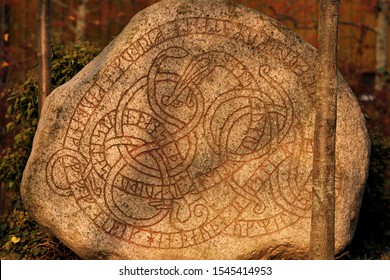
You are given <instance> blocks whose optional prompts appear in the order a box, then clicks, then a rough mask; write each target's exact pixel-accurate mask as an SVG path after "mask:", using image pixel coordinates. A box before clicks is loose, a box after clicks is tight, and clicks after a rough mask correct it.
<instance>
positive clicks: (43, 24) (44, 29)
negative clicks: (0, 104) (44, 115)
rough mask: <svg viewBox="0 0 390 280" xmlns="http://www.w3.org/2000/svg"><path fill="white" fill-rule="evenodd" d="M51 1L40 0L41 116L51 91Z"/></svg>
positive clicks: (39, 82) (39, 100) (39, 68)
mask: <svg viewBox="0 0 390 280" xmlns="http://www.w3.org/2000/svg"><path fill="white" fill-rule="evenodd" d="M50 2H51V0H39V2H38V28H37V38H38V89H39V99H38V113H39V117H40V116H41V111H42V106H43V103H44V102H45V99H46V97H47V96H48V95H49V93H50V92H51V31H50Z"/></svg>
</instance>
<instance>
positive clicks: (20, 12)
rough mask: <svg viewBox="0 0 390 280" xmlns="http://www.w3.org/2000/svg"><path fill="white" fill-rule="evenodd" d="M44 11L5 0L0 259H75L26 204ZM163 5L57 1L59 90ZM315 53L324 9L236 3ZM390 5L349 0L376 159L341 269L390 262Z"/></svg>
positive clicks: (346, 27)
mask: <svg viewBox="0 0 390 280" xmlns="http://www.w3.org/2000/svg"><path fill="white" fill-rule="evenodd" d="M37 2H38V1H29V0H0V3H1V6H0V24H1V26H0V28H1V29H0V183H1V185H0V186H1V188H0V259H77V258H78V257H77V256H76V255H75V254H74V253H72V252H71V251H70V250H69V249H67V248H66V247H65V246H64V245H62V244H61V243H60V242H59V241H58V240H56V239H55V238H54V237H51V236H48V235H47V234H46V233H45V232H44V231H42V229H41V228H40V227H39V226H38V225H37V224H36V223H35V222H34V221H33V220H32V219H31V218H30V217H29V215H28V213H27V212H26V211H25V210H24V208H23V205H22V204H21V201H20V196H19V185H20V181H21V176H22V172H23V169H24V166H25V164H26V162H27V159H28V156H29V154H30V150H31V145H32V139H33V137H34V134H35V128H36V125H37V122H38V120H37V118H38V113H37V91H38V90H37V76H36V68H37V52H36V39H37V38H36V19H37V17H36V14H37ZM156 2H158V1H157V0H112V1H109V0H100V1H97V0H52V14H51V15H52V32H53V35H54V38H55V39H54V40H53V45H52V71H53V72H52V85H53V88H55V87H58V86H59V85H61V84H63V83H64V82H66V81H68V80H69V79H71V78H72V77H73V76H74V75H75V74H76V73H77V72H78V71H80V70H81V69H82V68H83V67H84V66H85V65H86V64H87V63H88V62H89V61H91V60H92V59H93V57H95V56H96V55H97V54H98V53H99V52H100V50H101V49H102V48H103V47H104V46H106V45H107V44H108V43H109V42H110V41H111V40H112V39H113V38H115V36H116V35H118V34H119V32H120V31H121V30H122V29H123V28H124V27H125V26H126V25H127V23H128V22H129V20H130V19H131V18H132V17H133V16H134V15H135V14H136V13H137V12H138V11H140V10H142V9H144V8H145V7H147V6H149V5H152V4H154V3H156ZM236 2H238V3H241V4H244V5H246V6H249V7H251V8H254V9H256V10H259V11H261V12H263V13H265V14H266V15H268V16H270V17H273V18H275V19H278V20H279V21H281V22H282V23H283V24H285V25H286V26H288V27H290V28H291V29H293V30H294V31H295V32H297V33H298V34H299V35H301V36H302V37H303V38H304V39H305V40H306V41H308V42H309V43H311V44H313V45H314V46H316V44H317V22H318V18H317V15H318V2H319V1H318V0H236ZM387 2H388V0H359V1H356V0H343V1H341V20H340V30H339V69H340V72H341V73H342V75H343V76H344V78H345V79H346V80H347V81H348V83H349V84H350V86H351V87H352V89H353V91H354V93H355V95H356V97H357V99H358V100H359V102H360V105H361V107H362V110H363V113H364V115H365V117H366V121H367V127H368V129H369V133H370V137H371V141H372V150H371V163H370V171H369V178H368V181H367V186H366V190H365V194H364V198H363V204H362V209H361V214H360V218H359V222H358V227H357V231H356V234H355V237H354V240H353V242H352V244H351V245H350V246H349V247H348V248H346V250H345V251H344V252H342V254H341V255H340V256H338V258H340V259H390V179H389V178H390V172H389V162H390V141H389V136H390V95H389V90H390V88H389V82H390V80H389V75H388V73H389V67H388V57H389V54H390V50H389V48H388V47H387V41H388V40H387V38H388V34H389V28H388V20H389V14H390V3H389V4H388V6H387Z"/></svg>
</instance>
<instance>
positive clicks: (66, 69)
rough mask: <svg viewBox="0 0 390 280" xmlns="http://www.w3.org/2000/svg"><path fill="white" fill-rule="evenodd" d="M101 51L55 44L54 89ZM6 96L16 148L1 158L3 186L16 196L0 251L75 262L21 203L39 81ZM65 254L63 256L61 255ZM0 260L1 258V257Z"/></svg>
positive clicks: (31, 78)
mask: <svg viewBox="0 0 390 280" xmlns="http://www.w3.org/2000/svg"><path fill="white" fill-rule="evenodd" d="M99 51H100V50H99V49H97V48H95V47H93V46H91V45H89V44H84V45H74V46H72V47H65V46H63V45H61V44H59V43H55V44H54V46H53V47H52V76H51V78H52V85H53V88H56V87H58V86H60V85H61V84H63V83H65V82H67V81H69V80H70V79H71V78H72V77H73V76H74V75H76V74H77V73H78V72H79V71H80V70H81V69H82V68H83V67H84V66H85V65H87V64H88V63H89V62H90V61H91V60H92V59H93V58H94V57H95V56H96V55H97V54H98V53H99ZM6 94H7V96H8V97H7V103H8V110H7V115H6V117H7V119H8V120H9V122H8V124H7V132H9V133H13V134H14V135H15V136H14V142H13V147H11V148H8V149H6V150H4V151H3V153H2V154H1V155H0V182H7V185H8V190H9V191H10V192H12V193H13V194H14V198H13V203H14V212H13V213H12V214H11V215H10V216H9V217H8V218H6V219H3V220H2V221H1V224H0V238H1V240H0V247H1V249H2V250H3V249H4V250H5V251H6V252H9V253H11V254H14V256H15V258H46V259H53V258H54V259H55V258H58V257H59V256H60V257H61V256H62V258H67V259H69V258H75V256H74V255H71V254H70V253H69V252H70V251H69V249H65V247H64V246H63V245H61V244H60V243H59V242H56V241H53V239H52V238H51V237H49V236H48V235H47V234H46V233H44V231H42V230H41V229H40V227H39V226H38V225H37V224H36V223H35V222H34V221H33V220H32V219H31V218H30V216H29V215H28V214H27V212H26V211H25V210H24V209H23V206H22V205H21V202H20V196H19V188H20V183H21V180H22V175H23V170H24V168H25V166H26V163H27V160H28V157H29V155H30V152H31V148H32V142H33V138H34V134H35V131H36V127H37V124H38V79H37V77H36V75H34V74H32V73H29V75H28V76H27V79H26V81H25V82H24V83H23V84H22V85H20V86H18V87H15V88H14V89H10V90H8V91H7V92H6ZM61 252H62V254H61ZM0 257H1V256H0Z"/></svg>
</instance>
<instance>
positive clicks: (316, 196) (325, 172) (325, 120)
mask: <svg viewBox="0 0 390 280" xmlns="http://www.w3.org/2000/svg"><path fill="white" fill-rule="evenodd" d="M339 10H340V0H321V1H320V18H319V31H318V43H319V48H318V59H317V63H318V64H317V73H316V74H317V95H316V120H315V134H314V155H313V193H312V201H313V203H312V220H311V235H310V250H309V258H310V259H334V256H335V236H334V235H335V232H334V228H335V167H336V163H335V161H336V159H335V148H336V120H337V116H336V114H337V86H338V81H337V75H338V72H337V42H338V40H337V38H338V21H339V13H340V12H339Z"/></svg>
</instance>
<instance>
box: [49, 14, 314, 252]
mask: <svg viewBox="0 0 390 280" xmlns="http://www.w3.org/2000/svg"><path fill="white" fill-rule="evenodd" d="M205 40H208V41H210V40H211V41H215V44H203V43H202V42H204V41H205ZM226 42H230V44H236V45H237V46H239V47H240V48H242V49H245V50H247V53H244V54H240V53H237V52H232V51H231V49H229V48H227V47H224V46H225V45H226ZM246 55H253V56H254V57H257V58H258V61H253V60H251V59H249V58H246ZM272 63H277V65H278V66H277V67H279V68H278V69H279V70H278V69H276V70H275V69H274V68H273V67H272V65H273V64H272ZM280 69H282V70H283V71H286V72H288V73H290V75H292V76H293V77H295V79H296V80H297V81H298V82H297V83H299V87H300V88H301V91H303V92H305V93H304V94H309V93H310V92H309V89H310V88H312V87H311V85H312V84H313V82H314V78H313V75H312V71H311V69H310V67H309V66H308V65H307V63H306V62H305V61H304V60H303V59H302V58H301V57H300V56H299V55H298V54H297V53H296V52H294V51H293V50H292V49H289V48H288V47H287V46H285V45H283V44H282V43H280V42H278V41H276V40H274V39H272V38H270V37H268V36H267V35H266V34H265V33H264V32H262V31H261V30H253V29H251V28H248V27H246V26H243V25H240V24H237V23H234V22H230V21H224V20H218V19H211V18H187V19H181V20H176V21H173V22H168V23H166V24H164V25H162V26H160V27H158V28H155V29H153V30H151V31H150V32H149V33H147V34H145V35H144V36H142V37H141V38H139V39H138V40H136V41H135V42H134V43H132V44H131V45H130V46H129V47H128V48H127V49H126V50H124V51H123V52H122V54H121V55H120V56H118V57H117V59H116V60H115V61H114V62H113V63H112V64H111V65H108V66H107V67H106V68H105V69H103V70H102V71H101V72H100V76H99V77H98V78H97V80H96V82H94V83H93V85H92V86H90V88H89V89H88V90H87V92H86V93H85V95H84V96H83V97H82V99H81V100H80V102H79V103H78V105H77V107H76V108H75V111H74V114H73V117H72V119H71V120H70V124H69V127H68V130H67V133H66V136H65V140H64V143H63V148H62V149H60V150H58V151H57V152H56V153H54V154H53V155H52V157H51V159H50V161H49V162H48V165H47V183H48V184H49V186H50V187H51V188H52V189H53V190H54V191H55V192H56V193H58V194H60V195H64V196H73V197H74V198H75V200H76V202H77V204H78V206H79V207H80V209H82V210H83V212H84V213H85V214H86V215H87V216H88V217H89V218H90V219H91V220H92V221H93V223H94V224H95V225H96V226H97V227H99V228H100V229H102V230H103V231H105V232H106V233H107V234H109V235H112V236H115V237H117V238H119V239H122V240H125V241H127V242H131V243H133V244H137V245H141V246H145V247H151V248H161V249H164V248H185V247H189V246H193V245H196V244H199V243H202V242H205V241H207V240H210V239H212V238H213V237H215V236H217V235H220V234H223V235H230V236H236V237H237V238H243V237H256V236H261V235H265V234H270V233H272V232H275V231H279V230H281V229H283V228H286V227H288V226H291V225H292V224H294V223H295V222H297V221H298V220H299V219H301V218H303V217H310V208H311V193H310V184H308V182H310V181H309V180H310V176H311V171H310V170H311V167H310V166H307V162H310V161H311V158H312V139H311V130H310V129H308V128H307V127H306V126H307V124H306V123H305V122H303V121H302V116H301V115H299V113H297V111H296V110H295V109H294V102H293V100H292V99H291V96H290V95H289V93H288V90H287V89H286V85H284V84H283V83H281V82H280V80H276V79H275V77H274V76H273V73H274V72H275V71H280ZM297 77H299V79H298V78H297ZM311 90H312V89H311Z"/></svg>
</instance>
